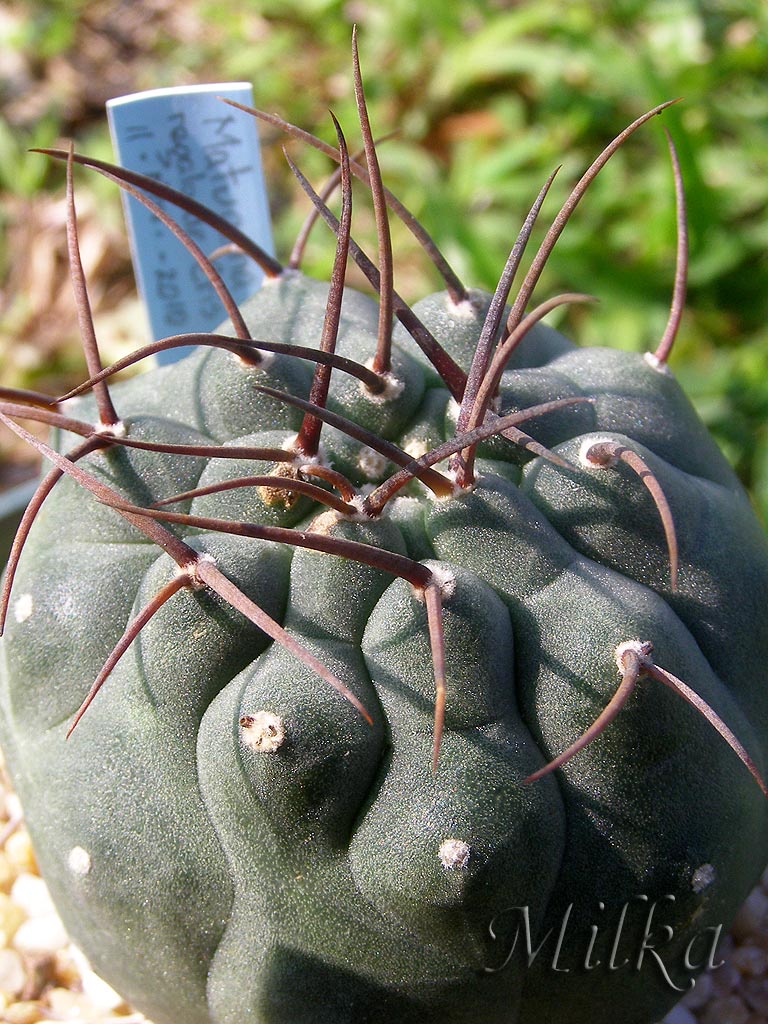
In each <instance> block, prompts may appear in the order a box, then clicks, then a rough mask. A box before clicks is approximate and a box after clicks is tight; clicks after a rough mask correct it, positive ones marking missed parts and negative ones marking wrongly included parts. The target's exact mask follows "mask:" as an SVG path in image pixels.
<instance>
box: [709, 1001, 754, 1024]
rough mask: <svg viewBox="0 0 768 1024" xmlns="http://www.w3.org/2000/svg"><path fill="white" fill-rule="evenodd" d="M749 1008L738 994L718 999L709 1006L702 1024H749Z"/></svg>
mask: <svg viewBox="0 0 768 1024" xmlns="http://www.w3.org/2000/svg"><path fill="white" fill-rule="evenodd" d="M748 1018H749V1010H748V1009H747V1008H746V1006H745V1005H744V1003H743V1002H742V1001H741V999H739V997H738V996H728V997H727V998H726V999H716V1000H715V1001H714V1002H713V1003H710V1004H709V1006H708V1007H707V1009H706V1011H705V1013H704V1016H703V1017H702V1018H701V1020H702V1024H747V1020H748Z"/></svg>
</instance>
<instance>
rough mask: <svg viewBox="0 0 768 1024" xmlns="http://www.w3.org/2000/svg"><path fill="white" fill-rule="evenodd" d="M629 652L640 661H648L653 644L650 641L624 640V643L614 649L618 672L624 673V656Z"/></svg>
mask: <svg viewBox="0 0 768 1024" xmlns="http://www.w3.org/2000/svg"><path fill="white" fill-rule="evenodd" d="M629 651H632V652H633V653H634V654H636V655H637V656H638V658H639V659H640V661H650V658H651V654H652V653H653V644H652V643H651V641H650V640H625V641H624V643H622V644H619V646H618V647H617V648H616V664H617V665H618V666H619V672H622V673H623V672H624V667H625V666H624V655H625V654H627V653H628V652H629Z"/></svg>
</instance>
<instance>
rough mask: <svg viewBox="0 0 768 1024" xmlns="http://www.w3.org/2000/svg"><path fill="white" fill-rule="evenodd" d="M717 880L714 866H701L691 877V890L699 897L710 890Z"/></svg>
mask: <svg viewBox="0 0 768 1024" xmlns="http://www.w3.org/2000/svg"><path fill="white" fill-rule="evenodd" d="M716 878H717V871H715V866H714V864H700V865H699V867H697V868H696V870H695V871H694V872H693V875H692V876H691V888H692V889H693V891H694V892H695V893H696V895H698V894H699V893H702V892H704V890H705V889H708V888H709V887H710V885H712V883H713V882H714V881H715V879H716Z"/></svg>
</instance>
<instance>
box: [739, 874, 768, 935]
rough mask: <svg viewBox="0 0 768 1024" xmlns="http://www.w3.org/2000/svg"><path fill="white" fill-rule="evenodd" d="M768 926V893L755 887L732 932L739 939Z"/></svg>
mask: <svg viewBox="0 0 768 1024" xmlns="http://www.w3.org/2000/svg"><path fill="white" fill-rule="evenodd" d="M767 926H768V894H766V893H765V891H764V890H763V889H761V888H759V887H758V888H756V889H753V890H752V892H751V893H750V894H749V896H748V897H747V900H746V902H745V903H744V904H743V905H742V907H741V909H740V910H739V912H738V914H737V915H736V918H735V920H734V922H733V926H732V928H731V932H732V933H733V935H735V936H736V938H737V939H746V938H749V936H750V935H757V934H759V933H760V932H764V931H765V930H766V927H767Z"/></svg>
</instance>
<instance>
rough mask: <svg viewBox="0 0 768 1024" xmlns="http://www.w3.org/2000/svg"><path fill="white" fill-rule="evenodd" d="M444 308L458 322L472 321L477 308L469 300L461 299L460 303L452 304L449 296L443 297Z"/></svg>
mask: <svg viewBox="0 0 768 1024" xmlns="http://www.w3.org/2000/svg"><path fill="white" fill-rule="evenodd" d="M445 308H446V309H447V310H448V312H449V313H450V314H451V315H452V316H455V317H456V318H457V319H460V320H474V319H475V317H476V316H477V306H476V305H475V304H474V303H473V302H472V299H471V298H468V299H462V300H461V302H454V301H453V299H452V298H451V296H450V295H446V296H445Z"/></svg>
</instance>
